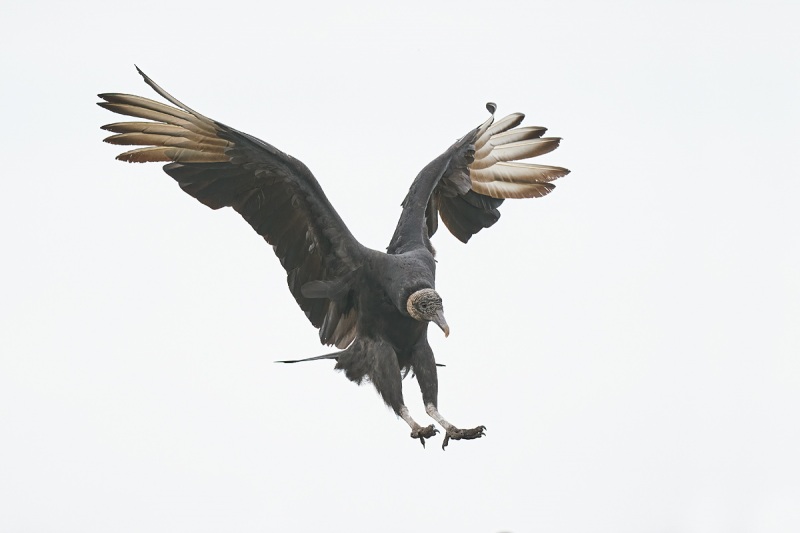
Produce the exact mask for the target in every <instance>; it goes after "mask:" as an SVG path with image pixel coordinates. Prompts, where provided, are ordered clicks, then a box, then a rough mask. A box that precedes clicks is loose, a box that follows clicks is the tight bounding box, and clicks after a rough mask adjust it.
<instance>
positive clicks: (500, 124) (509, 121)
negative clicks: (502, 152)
mask: <svg viewBox="0 0 800 533" xmlns="http://www.w3.org/2000/svg"><path fill="white" fill-rule="evenodd" d="M524 119H525V115H524V114H523V113H511V114H510V115H508V116H505V117H503V118H501V119H500V120H497V121H495V123H494V124H492V126H491V127H490V128H489V129H488V130H487V131H486V134H487V135H497V134H498V133H501V132H504V131H507V130H510V129H511V128H515V127H517V126H519V125H520V123H521V122H522V121H523V120H524Z"/></svg>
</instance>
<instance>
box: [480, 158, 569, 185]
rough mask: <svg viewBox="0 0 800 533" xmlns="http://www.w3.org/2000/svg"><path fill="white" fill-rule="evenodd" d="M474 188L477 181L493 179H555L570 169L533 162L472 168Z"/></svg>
mask: <svg viewBox="0 0 800 533" xmlns="http://www.w3.org/2000/svg"><path fill="white" fill-rule="evenodd" d="M469 174H470V177H471V178H472V188H473V189H474V188H475V183H491V182H493V181H507V182H515V183H519V182H523V181H534V180H535V181H553V180H555V179H558V178H561V177H563V176H566V175H567V174H569V170H567V169H566V168H562V167H551V166H549V165H535V164H533V163H497V164H495V165H492V166H491V167H489V168H484V169H477V170H470V173H469Z"/></svg>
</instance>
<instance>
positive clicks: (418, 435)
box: [411, 424, 439, 448]
mask: <svg viewBox="0 0 800 533" xmlns="http://www.w3.org/2000/svg"><path fill="white" fill-rule="evenodd" d="M437 433H439V430H438V429H436V427H434V425H433V424H431V425H430V426H427V427H424V428H423V427H421V428H418V429H415V430H414V431H412V432H411V438H412V439H419V442H420V444H422V447H423V448H424V447H425V439H429V438H431V437H433V436H434V435H436V434H437Z"/></svg>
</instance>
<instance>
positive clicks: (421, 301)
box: [406, 289, 450, 337]
mask: <svg viewBox="0 0 800 533" xmlns="http://www.w3.org/2000/svg"><path fill="white" fill-rule="evenodd" d="M406 310H407V311H408V314H409V315H411V318H413V319H416V320H427V321H430V322H433V323H434V324H436V325H437V326H439V327H440V328H442V331H444V336H445V337H447V336H448V335H450V326H448V325H447V321H445V319H444V308H443V307H442V297H441V296H439V293H438V292H436V291H435V290H433V289H422V290H419V291H417V292H414V293H412V294H411V296H409V297H408V301H407V302H406Z"/></svg>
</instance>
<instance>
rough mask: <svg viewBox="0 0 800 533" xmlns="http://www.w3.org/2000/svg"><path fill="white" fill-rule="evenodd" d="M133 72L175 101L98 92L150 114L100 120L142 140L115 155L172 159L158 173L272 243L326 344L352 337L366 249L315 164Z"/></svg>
mask: <svg viewBox="0 0 800 533" xmlns="http://www.w3.org/2000/svg"><path fill="white" fill-rule="evenodd" d="M137 70H138V68H137ZM139 73H140V74H141V75H142V77H143V78H144V81H145V82H146V83H147V84H148V85H150V87H152V88H153V89H154V90H155V91H156V92H157V93H158V94H159V95H161V96H162V97H163V98H164V99H166V100H167V101H168V102H170V103H171V104H172V105H166V104H163V103H160V102H156V101H153V100H150V99H148V98H143V97H140V96H132V95H127V94H118V93H110V94H101V95H99V96H100V98H102V99H103V100H104V102H100V103H99V104H98V105H100V106H102V107H104V108H106V109H108V110H110V111H113V112H115V113H119V114H122V115H127V116H132V117H137V118H142V119H145V120H146V121H144V122H143V121H138V122H118V123H115V124H108V125H106V126H103V129H105V130H108V131H111V132H113V133H114V134H115V135H112V136H110V137H108V138H106V139H105V141H106V142H108V143H111V144H120V145H135V146H141V148H136V149H133V150H130V151H127V152H124V153H122V154H120V155H118V156H117V159H120V160H122V161H128V162H133V163H143V162H150V161H164V162H168V164H167V165H165V166H164V171H165V172H166V173H167V174H169V175H170V176H171V177H172V178H174V179H175V181H177V182H178V184H179V185H180V187H181V189H183V190H184V191H186V192H187V193H189V194H191V195H192V196H194V197H195V198H197V199H198V200H199V201H201V202H202V203H204V204H205V205H207V206H208V207H210V208H212V209H219V208H221V207H225V206H229V207H233V208H234V209H235V210H236V211H237V212H238V213H239V214H240V215H242V217H243V218H244V219H245V220H246V221H247V222H248V223H249V224H250V225H251V226H252V227H253V229H254V230H255V231H256V232H257V233H258V234H259V235H261V236H262V237H264V239H265V240H266V241H267V242H268V243H269V244H271V245H272V247H273V249H274V251H275V254H276V255H277V256H278V258H279V259H280V261H281V265H283V267H284V268H285V269H286V273H287V281H288V284H289V290H291V292H292V295H293V296H294V298H295V300H297V303H298V304H299V305H300V307H301V308H302V309H303V311H304V312H305V314H306V316H307V317H308V319H309V320H310V321H311V323H312V324H313V325H314V326H315V327H317V328H319V334H320V340H321V341H322V343H324V344H335V345H337V346H339V347H341V348H344V347H346V346H347V345H348V344H349V343H350V342H351V341H352V340H353V338H354V337H355V326H356V310H355V309H354V303H353V302H354V297H353V285H354V284H353V280H354V279H355V276H354V272H356V271H357V269H358V265H359V264H360V261H361V255H362V253H363V248H362V247H361V245H360V244H359V243H358V242H357V241H356V240H355V238H354V237H353V236H352V234H351V233H350V231H349V230H348V229H347V226H345V224H344V222H342V220H341V218H340V217H339V215H338V214H337V213H336V211H335V210H334V208H333V207H332V206H331V204H330V202H329V201H328V199H327V197H326V196H325V194H324V193H323V191H322V188H321V187H320V185H319V183H318V182H317V180H316V179H315V178H314V176H313V175H312V174H311V171H310V170H308V168H307V167H306V166H305V165H304V164H303V163H301V162H300V161H298V160H297V159H295V158H293V157H292V156H290V155H288V154H285V153H283V152H281V151H280V150H278V149H277V148H275V147H273V146H271V145H269V144H267V143H265V142H263V141H261V140H259V139H256V138H255V137H252V136H250V135H248V134H246V133H242V132H240V131H237V130H235V129H233V128H231V127H228V126H226V125H224V124H221V123H219V122H217V121H215V120H213V119H210V118H208V117H205V116H203V115H201V114H200V113H198V112H196V111H194V110H192V109H191V108H189V107H188V106H186V105H184V104H182V103H181V102H179V101H178V100H176V99H175V98H173V97H172V96H171V95H170V94H169V93H167V92H166V91H164V90H163V89H162V88H161V87H159V86H158V85H157V84H156V83H155V82H153V80H151V79H150V78H149V77H147V76H146V75H145V74H144V73H143V72H142V71H141V70H139ZM173 106H174V107H173ZM304 286H305V287H306V288H305V289H304V288H303V287H304Z"/></svg>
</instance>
